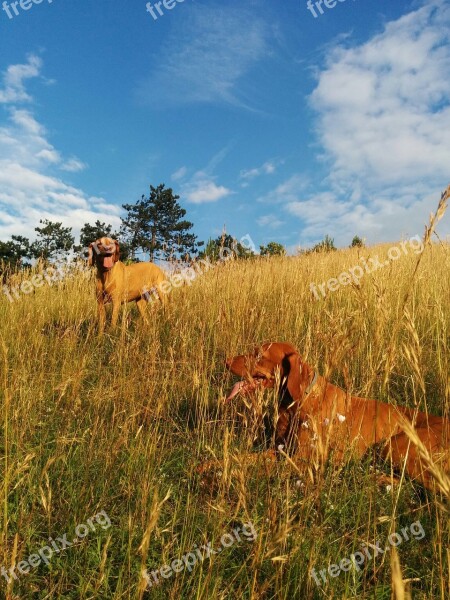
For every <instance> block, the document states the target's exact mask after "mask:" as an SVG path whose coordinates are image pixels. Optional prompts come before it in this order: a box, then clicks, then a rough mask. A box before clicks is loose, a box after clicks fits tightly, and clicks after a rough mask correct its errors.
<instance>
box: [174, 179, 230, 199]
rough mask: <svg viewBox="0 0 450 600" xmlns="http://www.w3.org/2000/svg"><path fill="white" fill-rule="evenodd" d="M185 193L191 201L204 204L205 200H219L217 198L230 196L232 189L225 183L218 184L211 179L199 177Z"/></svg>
mask: <svg viewBox="0 0 450 600" xmlns="http://www.w3.org/2000/svg"><path fill="white" fill-rule="evenodd" d="M184 193H185V195H186V198H187V200H188V201H189V202H192V203H193V204H203V203H205V202H217V200H220V199H221V198H225V197H226V196H229V195H230V194H231V193H232V191H231V190H229V189H228V188H226V187H225V186H223V185H217V184H216V183H215V182H214V181H212V180H210V179H199V180H198V181H195V182H193V183H191V184H189V186H187V188H185V190H184Z"/></svg>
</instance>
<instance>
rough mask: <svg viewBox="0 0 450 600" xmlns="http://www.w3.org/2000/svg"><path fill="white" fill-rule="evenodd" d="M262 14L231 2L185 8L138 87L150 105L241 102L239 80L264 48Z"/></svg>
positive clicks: (264, 27) (264, 53) (234, 103)
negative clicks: (186, 9)
mask: <svg viewBox="0 0 450 600" xmlns="http://www.w3.org/2000/svg"><path fill="white" fill-rule="evenodd" d="M266 38H267V31H266V26H265V24H264V21H263V19H260V18H258V17H257V16H256V13H255V12H254V11H246V10H245V9H244V8H243V7H240V8H236V7H234V6H225V5H222V6H220V7H211V6H207V5H202V6H195V5H192V6H191V7H190V10H189V13H188V14H186V15H183V19H181V18H180V20H178V19H176V20H174V21H173V31H172V34H170V35H169V36H168V38H167V41H166V42H165V43H164V44H163V45H162V47H161V55H160V57H159V58H158V60H155V61H154V64H155V65H156V67H155V70H154V72H153V74H152V75H151V77H150V79H149V80H148V81H147V82H145V83H144V84H143V85H142V86H141V87H140V89H139V92H138V95H139V97H140V99H141V100H142V101H143V102H145V103H149V102H150V103H152V105H154V106H155V107H161V106H164V107H166V106H167V105H179V104H186V103H193V102H202V103H204V102H225V103H227V104H233V105H239V106H244V105H245V104H246V102H245V101H244V100H243V97H244V95H245V94H242V93H241V92H242V90H241V89H240V85H239V82H240V80H241V78H242V77H243V76H244V75H245V74H246V73H247V72H248V71H249V70H250V69H251V68H252V67H253V65H255V64H256V63H257V62H258V61H259V60H260V59H261V58H263V57H264V56H266V55H267V54H268V52H269V48H268V44H267V41H266Z"/></svg>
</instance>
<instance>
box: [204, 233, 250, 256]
mask: <svg viewBox="0 0 450 600" xmlns="http://www.w3.org/2000/svg"><path fill="white" fill-rule="evenodd" d="M224 248H226V251H224V250H223V249H224ZM230 251H232V252H233V254H234V256H235V257H236V258H251V257H253V256H255V254H254V252H252V250H250V249H249V248H246V247H245V246H244V245H243V244H241V243H240V242H238V241H237V240H236V239H235V238H234V237H233V236H231V235H229V234H226V233H223V234H222V235H221V236H219V237H218V238H216V239H215V240H213V239H211V238H210V239H209V240H208V243H207V244H206V246H205V249H204V250H203V252H201V253H200V254H199V258H209V260H210V261H212V262H216V261H218V260H219V259H220V258H228V256H230Z"/></svg>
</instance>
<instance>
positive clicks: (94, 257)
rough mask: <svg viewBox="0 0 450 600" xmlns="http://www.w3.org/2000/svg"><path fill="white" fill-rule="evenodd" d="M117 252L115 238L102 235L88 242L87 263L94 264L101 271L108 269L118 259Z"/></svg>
mask: <svg viewBox="0 0 450 600" xmlns="http://www.w3.org/2000/svg"><path fill="white" fill-rule="evenodd" d="M119 253H120V250H119V242H118V241H117V240H113V239H112V238H109V237H102V238H100V239H98V240H96V241H95V242H92V243H91V244H89V252H88V265H89V266H91V267H92V266H94V265H95V266H96V267H97V268H98V269H100V270H101V271H110V270H111V269H112V268H113V267H114V265H115V264H116V262H117V261H118V260H119Z"/></svg>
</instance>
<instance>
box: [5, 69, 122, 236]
mask: <svg viewBox="0 0 450 600" xmlns="http://www.w3.org/2000/svg"><path fill="white" fill-rule="evenodd" d="M40 67H41V62H40V60H38V59H34V58H29V59H28V64H25V65H14V66H12V67H9V68H8V69H7V71H6V73H5V75H4V77H3V81H4V88H3V89H2V90H0V99H1V101H2V102H3V103H4V104H5V105H6V106H5V110H6V114H7V119H6V121H5V123H4V124H3V125H2V126H1V127H0V239H7V238H9V237H10V236H11V235H13V234H19V235H25V236H27V237H30V238H34V237H35V232H34V228H35V227H36V226H38V225H39V220H40V219H50V220H52V221H61V222H62V223H63V224H64V225H65V226H70V227H72V228H73V230H74V233H75V234H78V232H79V229H80V228H81V227H82V226H83V225H84V223H86V222H91V223H92V222H94V221H95V220H97V219H100V220H102V221H106V222H109V223H111V224H112V225H113V226H114V227H117V226H118V225H119V224H120V219H119V217H118V212H119V210H120V209H119V208H118V207H117V206H113V205H111V204H108V202H107V201H106V200H105V199H103V198H96V197H92V196H91V197H90V196H89V195H87V194H85V193H84V192H83V191H82V190H80V189H78V188H76V187H74V186H72V185H70V184H68V183H66V182H65V181H64V180H63V179H62V178H61V177H60V176H59V175H58V170H60V171H71V172H75V171H79V170H81V169H82V168H84V167H85V165H84V163H83V162H82V161H80V160H79V159H78V158H76V157H72V158H69V159H68V160H67V161H64V159H63V158H62V156H61V154H60V152H59V151H58V150H57V149H55V148H54V147H53V145H52V144H51V143H50V142H49V141H48V140H47V132H46V129H45V127H44V126H43V125H42V124H41V123H39V122H38V121H37V120H36V118H35V117H34V115H33V114H32V112H31V111H30V110H26V109H23V108H17V106H15V105H16V103H18V102H23V101H30V99H31V97H30V96H29V95H28V93H27V91H26V90H25V87H24V83H23V82H24V80H25V79H26V78H30V77H37V76H38V75H39V73H40Z"/></svg>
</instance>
